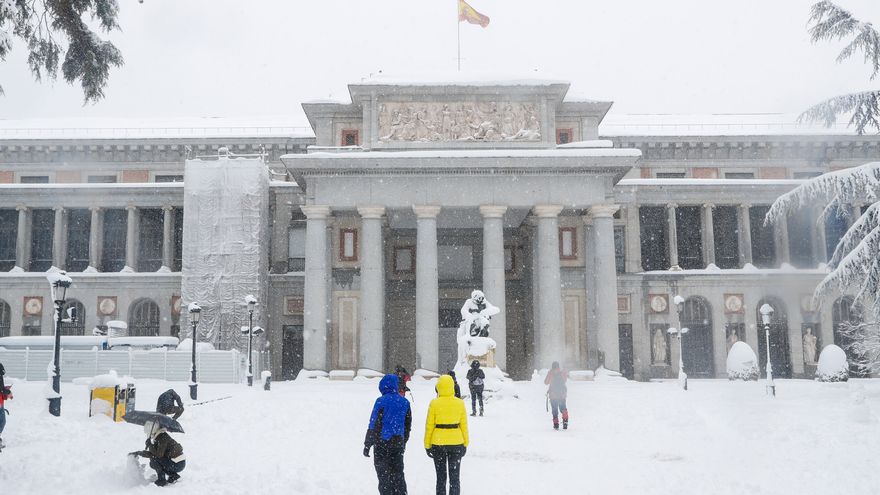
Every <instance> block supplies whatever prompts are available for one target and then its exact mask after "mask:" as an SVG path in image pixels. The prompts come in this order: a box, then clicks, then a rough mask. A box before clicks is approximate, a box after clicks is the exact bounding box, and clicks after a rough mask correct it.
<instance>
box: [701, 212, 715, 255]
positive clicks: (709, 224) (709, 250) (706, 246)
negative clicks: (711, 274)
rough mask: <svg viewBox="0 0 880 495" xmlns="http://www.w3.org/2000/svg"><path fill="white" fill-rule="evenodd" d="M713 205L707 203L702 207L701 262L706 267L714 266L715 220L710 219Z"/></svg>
mask: <svg viewBox="0 0 880 495" xmlns="http://www.w3.org/2000/svg"><path fill="white" fill-rule="evenodd" d="M713 208H715V205H713V204H711V203H707V204H704V205H703V262H704V263H706V266H709V265H710V264H715V221H714V220H715V219H714V218H713V217H712V209H713Z"/></svg>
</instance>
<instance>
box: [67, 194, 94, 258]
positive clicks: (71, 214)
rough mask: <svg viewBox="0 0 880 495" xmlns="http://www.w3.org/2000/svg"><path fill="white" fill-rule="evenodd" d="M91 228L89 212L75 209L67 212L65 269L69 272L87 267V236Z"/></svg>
mask: <svg viewBox="0 0 880 495" xmlns="http://www.w3.org/2000/svg"><path fill="white" fill-rule="evenodd" d="M91 227H92V214H91V212H90V211H89V210H85V209H77V210H70V211H68V212H67V260H66V264H65V268H66V269H67V271H69V272H81V271H83V270H85V269H86V268H88V266H89V235H90V232H91Z"/></svg>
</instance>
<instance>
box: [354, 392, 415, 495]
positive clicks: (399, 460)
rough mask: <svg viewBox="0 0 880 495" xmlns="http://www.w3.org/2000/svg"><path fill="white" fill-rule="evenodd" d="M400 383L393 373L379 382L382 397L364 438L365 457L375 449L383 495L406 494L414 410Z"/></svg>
mask: <svg viewBox="0 0 880 495" xmlns="http://www.w3.org/2000/svg"><path fill="white" fill-rule="evenodd" d="M397 382H398V378H397V375H391V374H388V375H385V376H384V377H383V378H382V380H381V381H379V391H380V392H382V396H381V397H379V398H378V399H376V402H375V403H374V404H373V412H372V414H370V426H369V427H368V428H367V435H366V438H364V456H365V457H370V448H371V447H372V448H373V465H374V466H375V467H376V476H377V477H378V478H379V493H380V494H382V495H406V478H405V477H404V475H403V452H404V451H405V450H406V442H407V441H408V440H409V432H410V428H411V426H412V410H411V409H410V407H409V401H408V400H406V399H405V398H403V397H401V396H400V395H399V394H398V384H397Z"/></svg>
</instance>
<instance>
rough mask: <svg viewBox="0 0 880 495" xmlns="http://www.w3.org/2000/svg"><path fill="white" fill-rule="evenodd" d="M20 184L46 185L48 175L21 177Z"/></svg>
mask: <svg viewBox="0 0 880 495" xmlns="http://www.w3.org/2000/svg"><path fill="white" fill-rule="evenodd" d="M20 182H21V183H22V184H48V183H49V176H48V175H22V176H21V178H20Z"/></svg>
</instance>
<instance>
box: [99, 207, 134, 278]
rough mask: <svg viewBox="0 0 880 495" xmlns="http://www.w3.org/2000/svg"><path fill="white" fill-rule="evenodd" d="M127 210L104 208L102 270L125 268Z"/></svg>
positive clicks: (112, 270) (109, 270) (116, 270)
mask: <svg viewBox="0 0 880 495" xmlns="http://www.w3.org/2000/svg"><path fill="white" fill-rule="evenodd" d="M127 223H128V218H127V212H126V211H125V210H119V209H111V210H104V235H103V241H104V244H103V249H102V250H101V271H102V272H118V271H120V270H122V269H123V268H125V242H126V239H125V238H126V224H127Z"/></svg>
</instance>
